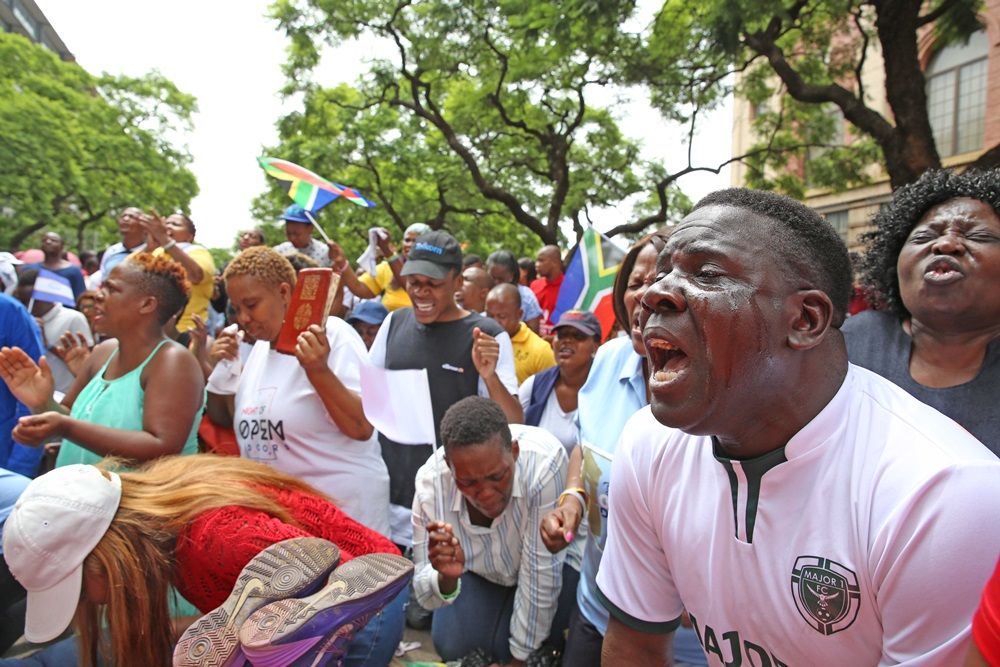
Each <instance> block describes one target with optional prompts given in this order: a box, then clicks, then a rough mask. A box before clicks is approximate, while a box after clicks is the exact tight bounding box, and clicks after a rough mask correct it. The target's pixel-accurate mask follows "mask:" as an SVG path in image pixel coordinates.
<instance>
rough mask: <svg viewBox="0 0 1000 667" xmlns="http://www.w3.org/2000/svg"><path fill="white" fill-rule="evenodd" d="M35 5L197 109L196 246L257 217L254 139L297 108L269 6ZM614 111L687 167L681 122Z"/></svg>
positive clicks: (710, 178)
mask: <svg viewBox="0 0 1000 667" xmlns="http://www.w3.org/2000/svg"><path fill="white" fill-rule="evenodd" d="M37 2H38V5H39V7H41V9H42V11H43V12H44V13H45V15H46V17H47V18H48V19H49V22H50V23H51V24H52V26H53V27H54V28H55V30H56V32H58V33H59V35H60V37H62V39H63V41H64V42H65V43H66V46H67V48H68V49H69V50H70V52H72V53H73V54H74V55H75V56H76V59H77V61H78V62H79V63H80V65H82V66H83V67H84V68H86V69H87V70H89V71H90V72H92V73H94V74H99V73H101V72H109V73H112V74H128V75H133V76H139V75H142V74H145V73H146V72H148V71H150V70H151V69H153V68H156V69H159V70H160V71H161V72H162V73H163V74H164V75H165V76H166V77H167V78H169V79H171V80H172V81H173V82H174V83H175V84H176V85H177V86H178V87H179V88H180V89H181V90H182V91H184V92H186V93H190V94H192V95H194V96H195V97H197V99H198V108H199V113H198V114H197V115H195V117H194V130H193V132H191V133H190V134H188V135H187V136H186V142H187V144H188V147H189V149H190V151H191V154H192V156H193V157H194V163H193V164H192V167H191V168H192V169H193V171H194V173H195V176H197V178H198V185H199V187H200V188H201V193H200V194H199V195H198V197H197V198H195V200H194V201H193V202H192V205H191V217H192V218H193V219H194V221H195V223H196V224H197V226H198V242H200V243H202V244H203V245H206V246H209V247H229V246H230V245H232V243H233V240H234V238H235V236H236V233H237V231H238V230H240V229H242V228H244V227H247V226H251V225H252V224H253V221H252V218H251V217H250V212H249V211H250V201H251V199H253V197H255V196H256V195H258V194H260V193H261V192H262V191H263V190H264V188H265V187H266V185H265V179H266V177H265V176H264V173H263V171H262V170H261V169H260V167H259V166H258V165H257V161H256V160H255V158H256V156H258V155H260V154H261V149H262V147H264V146H268V145H273V144H275V143H276V142H277V131H276V130H275V122H276V121H277V120H278V118H280V117H281V116H282V115H283V114H285V113H288V112H289V111H291V110H293V106H292V103H290V102H288V103H283V102H282V100H281V98H280V96H279V95H278V94H277V91H278V89H279V88H280V87H281V85H282V82H283V78H282V75H281V71H280V65H281V63H282V62H283V61H284V50H285V39H284V37H283V35H282V34H280V33H278V32H277V31H275V29H274V23H273V22H272V21H269V20H268V19H266V18H265V17H264V14H265V11H266V9H267V6H268V4H269V2H268V1H267V0H239V2H218V1H213V0H200V1H195V0H173V1H172V2H170V3H165V2H162V3H161V2H157V3H153V2H137V1H136V0H93V1H91V2H81V1H80V0H37ZM360 51H361V49H359V48H358V47H357V46H356V45H355V46H353V47H351V46H348V47H343V48H342V49H340V51H339V52H338V53H337V65H338V66H337V67H335V68H334V67H329V68H324V69H323V70H321V74H319V75H318V76H317V77H316V78H317V80H318V81H319V82H320V83H322V84H324V85H334V84H336V83H339V82H340V81H341V80H344V81H351V80H353V79H354V78H355V76H356V75H357V73H358V71H359V69H360V68H361V67H362V64H361V62H362V60H363V59H364V57H365V56H366V55H367V54H364V53H361V52H360ZM345 65H346V66H345ZM338 77H339V79H338ZM622 113H623V114H627V123H626V124H625V125H624V127H625V132H626V133H629V134H631V135H632V136H635V137H636V138H638V139H641V140H642V141H643V145H644V146H645V151H646V155H645V157H648V158H661V159H664V160H666V162H667V165H668V167H670V168H671V169H675V168H679V167H682V166H684V164H686V152H685V150H684V149H683V147H682V145H681V139H682V137H683V132H682V130H681V129H679V128H668V127H665V125H664V123H663V121H662V120H661V119H660V118H659V117H658V116H657V115H656V114H654V113H652V112H651V111H649V110H648V109H643V108H642V105H631V106H630V107H628V108H627V109H623V110H622ZM731 127H732V116H731V109H730V107H729V106H727V107H726V108H725V109H722V110H721V111H719V112H717V113H715V114H714V115H713V116H712V117H711V118H710V119H709V121H708V122H707V123H706V125H705V126H704V127H703V129H702V130H701V132H700V136H699V139H698V140H697V143H696V147H697V151H698V152H697V155H698V156H699V160H696V163H699V164H702V165H714V164H718V163H719V162H722V161H724V160H725V159H727V158H728V157H729V151H730V134H731ZM638 133H641V134H638ZM275 157H281V156H275ZM306 166H307V165H306ZM680 186H681V188H683V189H684V191H685V192H686V193H687V194H688V195H689V196H691V197H692V199H697V198H698V197H700V196H702V195H704V194H706V193H708V192H710V191H712V190H716V189H718V188H722V187H728V186H729V172H728V169H727V170H725V171H724V172H723V173H722V174H720V175H719V176H714V175H700V174H691V175H688V176H685V177H684V178H683V179H681V180H680ZM136 203H137V204H141V202H136ZM289 203H290V202H289ZM629 213H630V211H629V210H628V207H620V208H619V209H618V210H612V211H605V212H602V214H601V215H600V218H599V219H598V220H597V221H596V225H597V227H598V228H599V229H602V230H606V229H608V228H610V227H612V226H613V225H615V224H619V223H620V222H623V221H626V220H627V219H628V217H629Z"/></svg>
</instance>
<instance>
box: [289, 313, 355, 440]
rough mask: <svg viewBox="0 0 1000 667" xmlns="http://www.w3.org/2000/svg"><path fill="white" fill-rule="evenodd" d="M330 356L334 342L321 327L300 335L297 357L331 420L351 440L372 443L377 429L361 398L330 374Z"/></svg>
mask: <svg viewBox="0 0 1000 667" xmlns="http://www.w3.org/2000/svg"><path fill="white" fill-rule="evenodd" d="M329 356H330V342H329V341H328V340H327V338H326V332H325V331H324V330H323V329H322V328H320V326H319V325H317V324H312V325H310V326H309V328H308V329H307V330H306V331H303V332H302V333H300V334H299V339H298V341H297V342H296V344H295V357H296V358H297V359H298V360H299V364H301V366H302V368H303V370H305V372H306V377H308V378H309V383H310V384H312V386H313V388H315V389H316V393H317V394H318V395H319V398H320V400H321V401H323V407H325V408H326V412H327V414H328V415H330V419H332V420H333V423H334V424H336V425H337V428H339V429H340V432H341V433H343V434H344V435H346V436H347V437H348V438H351V439H353V440H368V438H370V437H372V433H373V432H374V429H373V428H372V425H371V424H369V423H368V420H367V419H366V418H365V411H364V409H363V408H362V406H361V397H360V396H359V395H357V394H355V393H354V392H353V391H351V390H350V389H348V388H347V387H345V386H344V383H343V382H341V381H340V378H338V377H337V376H336V374H335V373H334V372H333V371H332V370H330V367H329V366H328V365H327V359H328V358H329Z"/></svg>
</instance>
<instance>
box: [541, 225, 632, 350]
mask: <svg viewBox="0 0 1000 667" xmlns="http://www.w3.org/2000/svg"><path fill="white" fill-rule="evenodd" d="M623 259H625V253H624V252H623V251H622V249H621V248H619V247H618V246H616V245H615V244H614V243H612V242H611V239H609V238H608V237H606V236H605V235H604V234H601V233H600V232H599V231H597V230H596V229H594V228H593V227H587V229H585V230H584V232H583V238H582V239H581V240H580V245H579V247H578V248H577V250H576V254H575V255H573V259H572V260H571V261H570V263H569V266H568V267H567V268H566V275H565V276H564V277H563V282H562V287H560V288H559V299H558V300H557V301H556V307H555V309H554V311H553V313H552V321H553V322H558V321H559V316H560V315H562V314H563V312H565V311H567V310H573V309H578V310H589V311H591V312H592V313H594V315H596V316H597V319H598V320H599V321H600V322H601V335H602V338H607V337H608V333H609V332H610V331H611V327H612V326H614V323H615V311H614V307H613V306H612V294H611V290H612V288H613V287H614V284H615V275H616V274H617V273H618V267H619V266H620V265H621V263H622V260H623Z"/></svg>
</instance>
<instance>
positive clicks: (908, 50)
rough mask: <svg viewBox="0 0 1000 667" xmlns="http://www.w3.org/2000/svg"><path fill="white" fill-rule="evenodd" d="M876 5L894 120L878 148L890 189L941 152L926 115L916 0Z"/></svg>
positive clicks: (937, 162)
mask: <svg viewBox="0 0 1000 667" xmlns="http://www.w3.org/2000/svg"><path fill="white" fill-rule="evenodd" d="M875 6H876V9H877V11H878V18H877V19H876V21H875V27H876V29H877V30H878V37H879V42H880V43H881V45H882V48H881V51H882V57H883V59H884V61H885V82H886V84H885V92H886V99H887V101H888V102H889V106H890V108H891V109H892V113H893V115H894V117H895V121H896V127H895V128H894V130H893V132H892V136H891V138H890V139H889V141H887V142H884V143H882V151H883V153H884V154H885V168H886V172H888V174H889V182H890V184H891V185H892V189H893V190H895V189H896V188H898V187H900V186H902V185H906V184H908V183H912V182H914V181H915V180H917V179H918V178H920V175H921V174H923V173H924V172H925V171H927V170H928V169H932V168H939V167H940V166H941V158H940V157H939V156H938V152H937V146H936V145H935V143H934V133H933V132H932V131H931V123H930V119H929V118H928V116H927V92H926V79H925V78H924V73H923V69H922V68H921V66H920V59H919V57H918V53H917V40H916V38H915V35H916V34H917V29H918V18H919V15H920V7H921V2H920V1H919V0H882V1H881V2H877V3H875Z"/></svg>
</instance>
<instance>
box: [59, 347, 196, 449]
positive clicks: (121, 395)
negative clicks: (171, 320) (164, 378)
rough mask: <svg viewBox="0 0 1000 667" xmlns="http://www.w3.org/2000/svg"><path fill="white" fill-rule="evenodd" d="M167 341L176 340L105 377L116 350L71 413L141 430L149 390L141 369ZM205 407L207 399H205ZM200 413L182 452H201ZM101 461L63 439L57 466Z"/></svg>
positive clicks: (114, 426)
mask: <svg viewBox="0 0 1000 667" xmlns="http://www.w3.org/2000/svg"><path fill="white" fill-rule="evenodd" d="M164 343H173V341H171V340H163V341H160V343H159V344H158V345H157V346H156V347H155V348H153V351H152V352H150V353H149V356H148V357H146V359H145V361H143V362H142V363H141V364H139V365H138V366H136V367H135V368H134V369H132V370H130V371H129V372H128V373H126V374H125V375H122V376H121V377H119V378H115V379H114V380H105V379H104V373H105V372H106V371H107V370H108V364H110V363H111V360H112V359H114V358H115V355H116V354H118V350H117V349H116V350H115V351H114V352H112V353H111V356H109V357H108V360H107V361H106V362H104V366H102V367H101V371H100V372H99V373H97V374H96V375H94V377H93V378H92V379H91V380H90V382H88V383H87V386H86V387H84V388H83V390H82V391H81V392H80V395H79V396H77V397H76V400H75V401H74V402H73V409H72V410H70V413H69V416H70V417H73V418H74V419H79V420H80V421H85V422H90V423H92V424H100V425H101V426H108V427H110V428H120V429H122V430H124V431H141V430H142V404H143V399H144V398H145V395H146V392H145V391H143V388H142V385H141V384H140V378H141V376H142V370H143V369H144V368H145V367H146V364H148V363H149V360H150V359H152V358H153V356H154V355H155V354H156V353H157V352H159V351H160V348H161V347H163V345H164ZM202 409H204V399H203V400H202ZM200 417H201V413H200V412H199V413H198V415H197V417H196V418H195V420H194V423H193V424H192V425H191V433H190V434H188V439H187V442H186V443H185V444H184V449H183V450H181V454H194V453H196V452H197V451H198V424H199V422H200V421H201V419H200ZM100 460H101V457H100V456H98V455H97V454H94V453H93V452H91V451H90V450H88V449H85V448H83V447H81V446H80V445H78V444H76V443H74V442H70V441H69V440H63V442H62V447H60V448H59V456H58V457H57V458H56V467H57V468H59V467H62V466H65V465H70V464H72V463H84V464H90V465H92V464H94V463H97V462H98V461H100Z"/></svg>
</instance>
